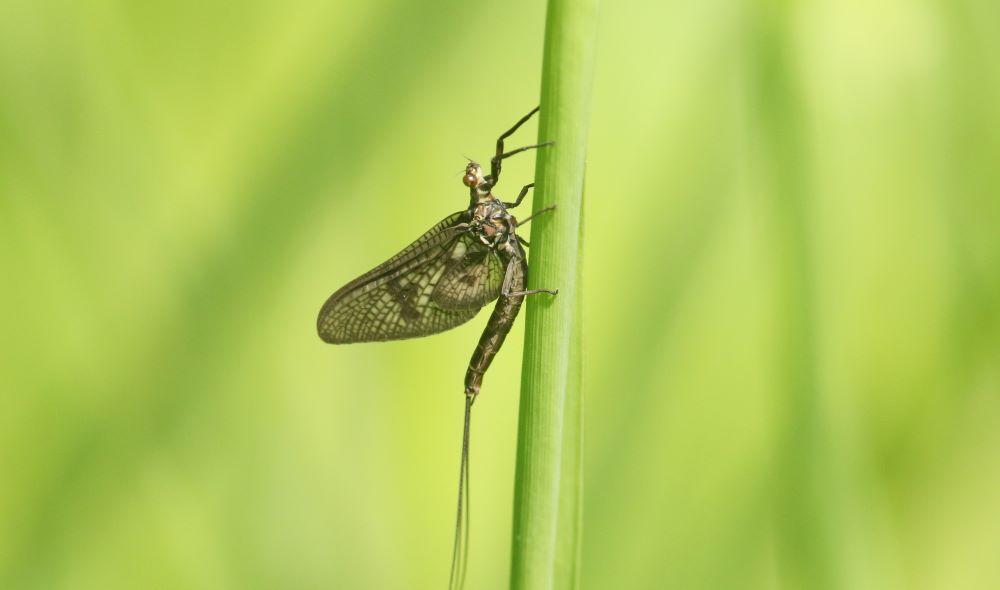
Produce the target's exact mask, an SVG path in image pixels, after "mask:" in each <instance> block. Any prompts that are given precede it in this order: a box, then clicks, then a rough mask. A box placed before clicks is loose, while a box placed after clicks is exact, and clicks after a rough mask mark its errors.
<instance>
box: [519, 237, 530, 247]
mask: <svg viewBox="0 0 1000 590" xmlns="http://www.w3.org/2000/svg"><path fill="white" fill-rule="evenodd" d="M517 241H518V242H521V245H522V246H524V247H525V248H530V247H531V244H529V243H528V240H526V239H524V238H522V237H521V236H517Z"/></svg>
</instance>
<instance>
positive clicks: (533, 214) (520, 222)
mask: <svg viewBox="0 0 1000 590" xmlns="http://www.w3.org/2000/svg"><path fill="white" fill-rule="evenodd" d="M555 208H556V206H555V205H549V206H548V207H546V208H544V209H539V210H538V213H532V214H531V215H529V216H527V217H525V218H524V219H522V220H521V221H518V222H517V227H521V226H522V225H524V224H526V223H528V222H529V221H531V220H532V219H534V218H535V217H538V216H539V215H541V214H542V213H548V212H549V211H552V210H553V209H555Z"/></svg>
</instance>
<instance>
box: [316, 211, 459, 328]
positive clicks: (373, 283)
mask: <svg viewBox="0 0 1000 590" xmlns="http://www.w3.org/2000/svg"><path fill="white" fill-rule="evenodd" d="M465 216H466V212H464V211H461V212H458V213H455V214H452V215H449V216H448V217H446V218H444V219H443V220H442V221H441V222H440V223H438V224H437V225H435V226H434V227H432V228H431V229H430V230H428V231H427V233H425V234H424V235H422V236H420V238H419V239H417V241H415V242H413V243H412V244H410V245H409V246H407V247H406V248H405V249H404V250H403V251H402V252H400V253H399V254H396V255H395V256H393V257H392V258H390V259H389V260H387V261H385V262H384V263H382V264H380V265H379V266H377V267H376V268H374V269H372V270H370V271H368V272H367V273H365V274H363V275H362V276H360V277H358V278H357V279H355V280H353V281H351V282H350V283H348V284H347V285H345V286H344V287H343V288H341V289H340V290H339V291H337V292H336V293H334V294H333V295H331V296H330V298H329V299H328V300H327V301H326V304H325V305H323V309H322V310H320V312H319V318H318V319H317V322H316V328H317V331H318V332H319V336H320V338H322V339H323V340H324V341H326V342H329V343H331V344H346V343H349V342H375V341H382V340H399V339H402V338H414V337H417V336H427V335H430V334H436V333H437V332H442V331H444V330H447V329H449V328H454V327H455V326H457V325H459V324H462V323H464V322H467V321H468V320H470V319H472V317H473V316H475V315H476V313H477V312H478V311H479V308H478V307H473V308H468V309H460V310H458V309H444V308H442V307H441V306H439V305H438V304H436V303H435V302H434V301H433V300H432V298H431V294H432V293H433V292H434V289H435V288H436V287H437V286H438V284H439V283H440V281H441V278H442V277H443V276H444V275H445V273H446V271H447V270H448V269H449V267H450V265H452V264H454V263H455V262H457V261H459V260H461V259H462V257H463V256H464V255H465V252H466V251H467V248H468V247H467V240H465V239H463V236H465V235H466V234H464V233H463V232H462V231H461V229H458V228H455V226H456V225H457V224H459V223H461V222H462V221H463V220H464V217H465ZM460 244H461V246H460Z"/></svg>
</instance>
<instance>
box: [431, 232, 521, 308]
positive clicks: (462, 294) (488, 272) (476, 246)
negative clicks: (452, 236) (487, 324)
mask: <svg viewBox="0 0 1000 590" xmlns="http://www.w3.org/2000/svg"><path fill="white" fill-rule="evenodd" d="M452 260H453V262H452V263H451V264H450V265H449V266H448V270H447V271H445V273H444V276H442V277H441V281H440V282H439V283H438V286H437V288H436V289H434V293H433V295H431V299H433V300H434V302H435V303H437V304H438V305H440V306H441V307H443V308H444V309H454V310H461V309H479V308H480V307H482V306H484V305H486V304H487V303H489V302H490V301H493V300H494V299H496V298H497V297H499V296H500V285H501V284H502V283H503V278H504V272H505V271H504V264H503V263H502V262H501V260H500V257H499V256H498V255H497V253H496V251H495V250H492V249H490V248H489V247H488V246H486V245H485V244H483V243H482V242H480V241H479V240H477V239H476V238H475V237H474V236H472V235H470V234H463V235H462V236H461V238H459V241H458V243H456V244H455V247H454V248H453V249H452Z"/></svg>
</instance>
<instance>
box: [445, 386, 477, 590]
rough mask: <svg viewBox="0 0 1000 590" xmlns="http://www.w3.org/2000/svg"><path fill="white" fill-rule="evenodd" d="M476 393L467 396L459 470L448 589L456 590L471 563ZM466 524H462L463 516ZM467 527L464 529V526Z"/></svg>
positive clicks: (463, 583)
mask: <svg viewBox="0 0 1000 590" xmlns="http://www.w3.org/2000/svg"><path fill="white" fill-rule="evenodd" d="M474 401H476V395H475V394H474V393H467V394H466V395H465V425H464V427H463V429H462V459H461V461H460V464H459V470H458V506H457V508H456V510H455V544H454V546H453V547H452V550H451V576H450V578H449V579H448V588H449V589H451V590H455V589H457V588H463V587H464V586H465V572H466V570H467V567H466V566H467V565H468V562H469V513H470V512H471V510H470V507H469V425H470V423H471V421H472V403H473V402H474ZM463 512H464V515H465V522H464V523H463V522H462V515H463ZM463 524H464V525H465V527H464V529H463V526H462V525H463Z"/></svg>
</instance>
